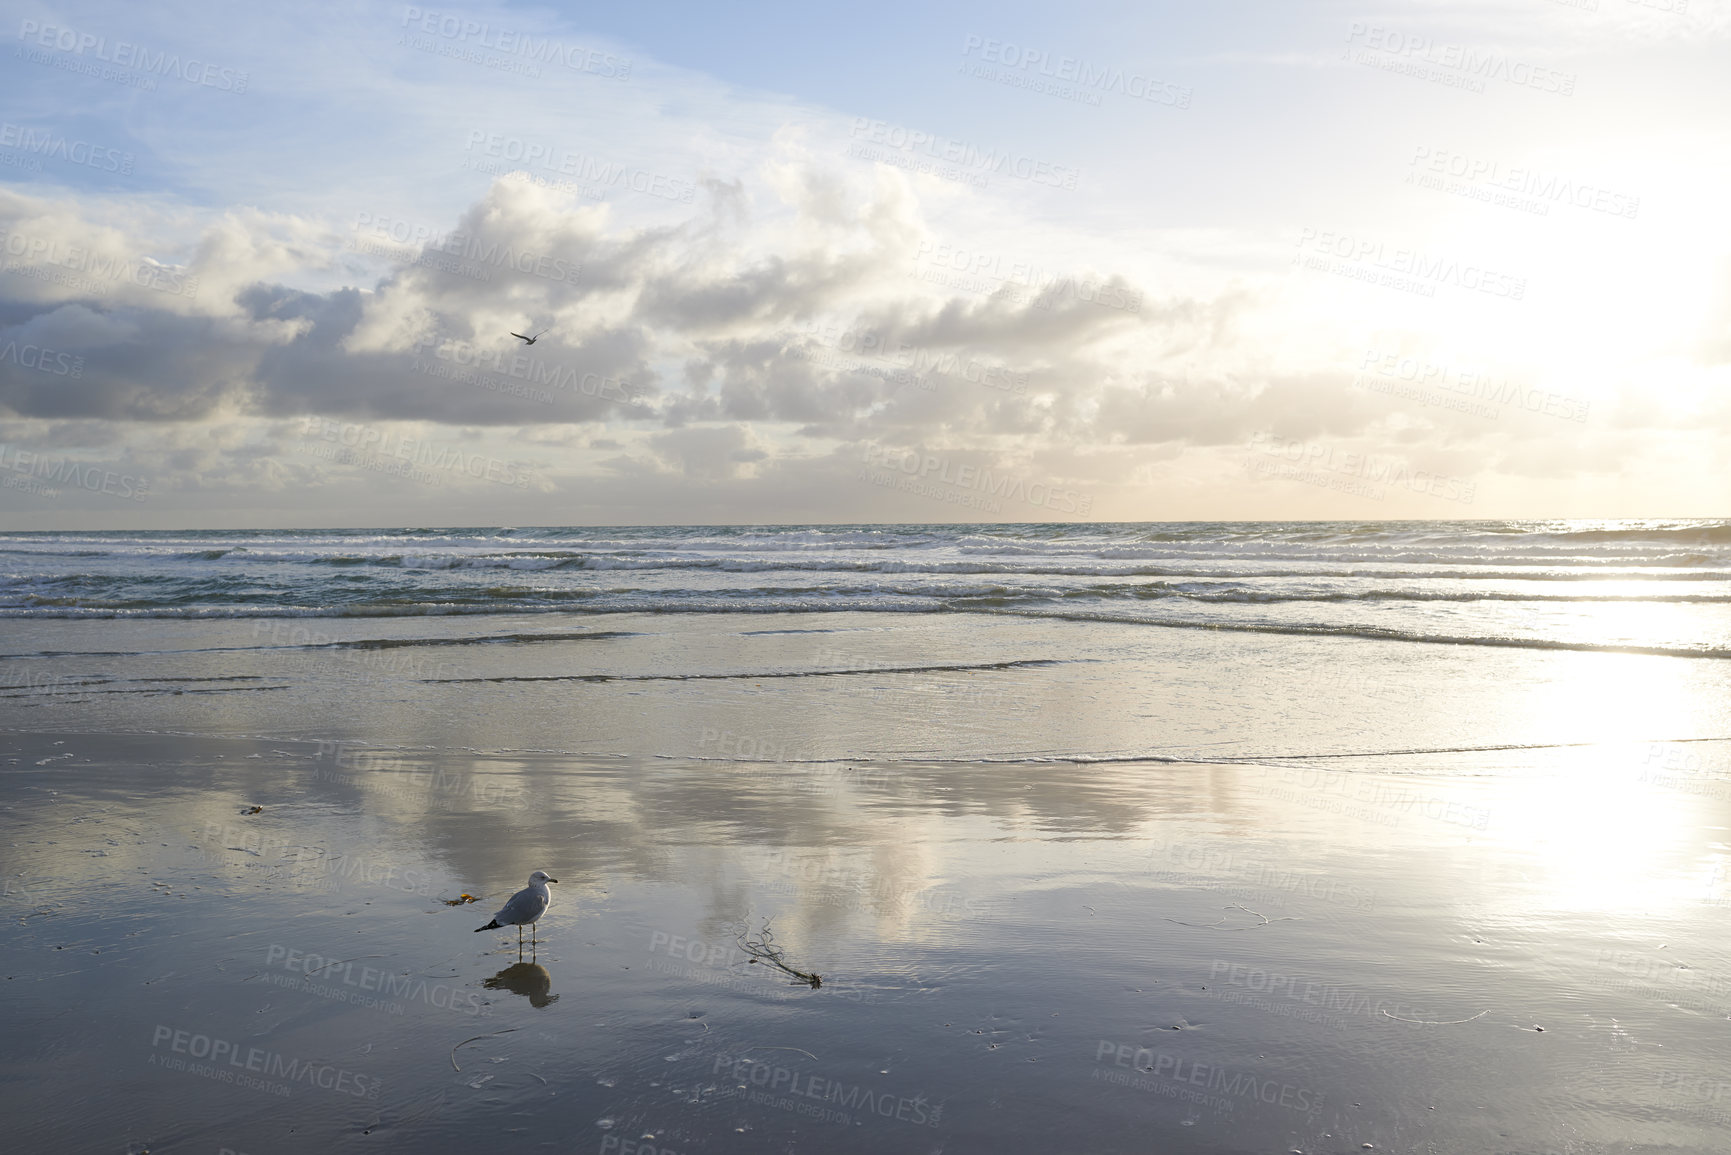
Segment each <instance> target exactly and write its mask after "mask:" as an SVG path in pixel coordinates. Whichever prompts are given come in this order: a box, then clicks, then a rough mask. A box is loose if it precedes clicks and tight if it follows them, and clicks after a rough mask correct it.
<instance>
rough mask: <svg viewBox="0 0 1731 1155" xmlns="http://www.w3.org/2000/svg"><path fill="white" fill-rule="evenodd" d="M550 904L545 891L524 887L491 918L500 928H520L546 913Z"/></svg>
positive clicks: (550, 900) (549, 898)
mask: <svg viewBox="0 0 1731 1155" xmlns="http://www.w3.org/2000/svg"><path fill="white" fill-rule="evenodd" d="M551 902H552V899H551V897H550V896H549V895H548V894H547V892H546V891H545V890H536V889H535V888H534V887H532V886H529V887H525V888H523V889H522V890H519V891H518V892H517V893H516V894H513V895H512V896H511V898H510V900H509V901H507V902H506V903H505V905H504V906H502V907H500V908H499V913H498V914H496V915H494V916H493V921H494V922H496V923H498V924H499V925H500V926H522V925H523V924H525V923H532V922H534V921H535V920H536V919H538V918H540V917H541V916H542V915H544V914H546V913H547V907H548V906H549V905H550V903H551Z"/></svg>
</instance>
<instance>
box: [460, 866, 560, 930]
mask: <svg viewBox="0 0 1731 1155" xmlns="http://www.w3.org/2000/svg"><path fill="white" fill-rule="evenodd" d="M558 881H559V880H558V879H557V878H554V877H553V876H551V875H549V874H548V873H547V872H546V871H545V870H537V871H536V872H535V873H534V874H531V875H530V876H529V885H528V886H526V887H524V888H523V889H522V890H519V891H518V892H517V893H516V894H513V895H512V896H511V897H510V899H509V901H507V902H506V903H505V905H504V906H502V907H500V908H499V913H498V914H496V915H494V916H493V921H492V922H490V923H488V924H487V925H486V926H478V927H476V928H475V933H476V934H480V933H481V932H482V931H484V930H498V929H500V928H501V927H507V926H514V927H516V928H517V948H518V949H519V950H521V949H522V947H523V924H524V923H528V924H529V941H530V942H531V943H533V942H534V941H535V923H536V920H538V919H539V918H540V917H541V916H542V915H544V914H546V913H547V908H548V907H549V906H551V905H552V904H553V896H552V895H551V894H549V893H548V891H547V884H548V883H549V882H558Z"/></svg>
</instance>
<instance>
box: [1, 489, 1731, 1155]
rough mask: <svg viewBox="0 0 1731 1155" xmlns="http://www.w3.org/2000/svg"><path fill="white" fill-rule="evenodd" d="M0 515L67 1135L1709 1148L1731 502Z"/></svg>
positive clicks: (29, 953)
mask: <svg viewBox="0 0 1731 1155" xmlns="http://www.w3.org/2000/svg"><path fill="white" fill-rule="evenodd" d="M0 558H3V559H4V560H3V561H0V825H3V826H4V830H3V831H0V833H3V835H4V837H0V868H3V869H4V871H5V877H6V879H7V880H8V881H7V883H6V891H5V896H4V902H5V904H6V905H5V912H6V913H7V914H8V915H9V916H10V917H11V918H12V919H13V920H14V922H15V925H16V926H17V931H16V932H15V933H14V934H13V935H11V936H9V938H8V940H7V942H6V944H5V945H4V946H0V967H3V968H4V973H5V974H7V975H8V976H10V981H8V982H6V983H4V984H0V1010H3V1011H4V1013H5V1015H6V1021H7V1022H8V1023H9V1024H14V1025H15V1026H16V1029H15V1030H10V1031H8V1032H7V1041H6V1042H5V1043H4V1044H0V1058H3V1059H4V1060H5V1061H6V1062H7V1063H8V1064H9V1069H10V1070H13V1071H15V1072H17V1073H18V1075H17V1078H16V1079H14V1080H13V1082H12V1084H11V1087H10V1090H7V1091H4V1092H0V1094H3V1095H5V1096H7V1097H8V1099H9V1100H10V1101H12V1102H13V1103H14V1106H15V1116H16V1117H19V1118H23V1119H25V1120H26V1122H25V1124H24V1126H23V1131H22V1134H21V1136H20V1141H22V1142H25V1143H26V1145H29V1146H31V1147H32V1148H33V1149H48V1148H55V1149H65V1150H92V1151H96V1150H126V1149H128V1147H129V1145H130V1147H131V1149H138V1148H139V1147H142V1146H148V1147H149V1149H151V1150H164V1151H169V1150H220V1149H222V1148H225V1147H226V1148H228V1149H231V1150H235V1151H247V1152H260V1151H274V1150H283V1151H293V1150H304V1149H306V1147H308V1146H311V1145H318V1146H322V1147H330V1148H333V1149H347V1148H349V1147H358V1146H359V1145H362V1144H363V1143H382V1144H384V1145H385V1146H387V1147H390V1146H402V1147H404V1148H413V1149H416V1150H426V1151H445V1150H450V1151H461V1150H471V1149H473V1148H474V1147H475V1146H476V1145H479V1144H480V1143H482V1142H491V1141H494V1139H496V1137H497V1136H498V1135H499V1134H500V1133H501V1130H502V1129H503V1130H505V1131H508V1132H509V1133H510V1134H511V1136H512V1138H513V1140H514V1141H515V1142H516V1143H518V1144H519V1145H522V1146H525V1147H536V1148H548V1149H555V1148H556V1149H559V1150H580V1151H596V1152H599V1153H601V1155H606V1153H608V1152H620V1153H624V1152H649V1151H654V1152H673V1153H683V1155H689V1153H691V1152H747V1151H762V1150H766V1149H774V1150H790V1151H807V1150H809V1151H824V1152H828V1151H860V1152H872V1151H883V1150H918V1151H927V1152H937V1151H948V1152H963V1151H986V1150H991V1151H1012V1152H1024V1151H1025V1152H1047V1151H1069V1150H1089V1151H1100V1152H1112V1151H1124V1152H1130V1151H1136V1152H1143V1151H1148V1150H1157V1151H1162V1152H1167V1151H1170V1152H1191V1151H1195V1152H1261V1151H1271V1150H1278V1151H1294V1150H1296V1151H1302V1152H1305V1153H1307V1155H1310V1153H1318V1152H1345V1151H1361V1150H1364V1149H1365V1145H1372V1147H1373V1149H1376V1150H1393V1151H1399V1152H1426V1153H1441V1152H1457V1151H1498V1152H1501V1151H1509V1152H1513V1151H1521V1152H1557V1153H1561V1152H1570V1153H1577V1155H1582V1153H1593V1155H1596V1153H1600V1152H1611V1151H1646V1150H1655V1151H1656V1150H1665V1151H1673V1152H1675V1151H1700V1152H1709V1151H1714V1150H1717V1149H1719V1147H1721V1146H1722V1139H1721V1137H1722V1135H1723V1128H1724V1125H1725V1123H1726V1121H1727V1115H1726V1112H1725V1108H1724V1107H1723V1104H1722V1102H1721V1100H1720V1089H1722V1088H1723V1087H1724V1086H1727V1085H1731V1045H1728V1044H1727V1043H1726V1041H1725V1036H1724V1032H1723V1030H1722V1024H1723V1023H1724V1022H1725V1021H1726V1019H1727V1018H1731V948H1727V946H1726V945H1725V944H1726V943H1727V942H1731V936H1728V935H1727V933H1726V932H1727V931H1731V916H1728V914H1727V911H1728V909H1731V845H1728V844H1727V841H1726V838H1725V833H1724V832H1725V830H1727V829H1731V663H1728V662H1727V661H1726V660H1725V659H1726V658H1727V657H1728V656H1731V616H1728V614H1727V606H1728V605H1731V522H1726V521H1686V522H1685V521H1642V522H1581V521H1573V522H1543V523H1538V522H1456V523H1442V522H1424V523H1416V522H1415V523H1304V524H1293V523H1280V524H1274V523H1259V524H1250V523H1229V524H1228V523H1222V524H1189V523H1186V524H1170V525H1158V524H1141V525H1105V524H1100V525H1081V526H1077V525H1019V526H1017V525H1012V526H1004V525H990V526H987V525H966V526H930V525H898V526H750V527H590V528H559V529H546V528H542V529H525V528H512V529H460V530H451V529H444V530H441V529H400V530H364V531H363V530H293V531H287V530H279V531H260V532H240V531H200V532H107V533H10V534H5V535H0ZM534 869H544V870H547V871H548V872H549V873H550V874H551V875H553V876H554V877H555V878H558V879H559V880H560V882H559V885H557V886H555V887H554V888H553V891H554V894H553V897H554V905H553V907H552V909H551V911H550V913H549V915H548V916H547V918H546V919H544V920H543V922H542V923H541V924H540V926H539V927H538V928H537V935H538V937H539V944H538V945H537V946H536V947H535V948H534V950H533V951H528V950H527V948H525V949H526V951H527V953H525V955H524V958H523V960H522V961H519V960H518V958H517V943H516V936H515V934H513V933H510V932H505V933H503V934H499V933H495V934H494V935H492V936H491V937H489V936H487V935H477V934H475V933H474V927H476V926H478V925H481V924H482V923H484V922H485V921H486V920H487V917H488V916H489V915H490V914H491V913H492V911H493V910H494V909H496V906H497V903H498V902H499V901H502V899H503V898H504V897H505V896H508V895H509V894H510V893H511V892H512V891H513V890H515V889H517V888H519V887H521V886H522V885H523V882H524V879H525V878H526V876H527V875H528V873H529V872H530V871H531V870H534ZM464 895H474V896H478V898H479V899H480V901H479V902H478V903H476V904H469V903H466V902H465V901H464V898H463V896H464ZM452 903H455V904H457V905H450V904H452ZM766 930H767V931H769V932H770V933H771V935H772V937H771V938H767V939H766V938H765V937H764V935H765V932H766ZM754 942H755V943H757V944H759V947H760V948H762V946H763V944H765V943H769V944H772V945H773V946H774V948H775V949H776V950H778V951H781V952H784V953H783V954H782V955H781V956H780V957H781V958H782V959H783V961H785V962H786V963H787V964H788V965H789V966H790V967H792V968H794V969H796V970H798V971H800V972H802V973H807V974H819V975H821V976H822V983H821V985H819V986H816V987H814V986H811V985H810V984H809V983H807V982H805V981H803V980H800V979H797V978H795V979H790V978H789V976H788V974H786V973H784V972H782V971H780V970H777V969H775V968H774V966H773V965H772V964H769V963H767V962H763V961H761V960H760V961H759V962H753V961H751V951H748V950H747V946H748V945H749V944H751V943H754ZM68 1005H77V1006H80V1007H82V1008H84V1010H85V1012H86V1013H83V1014H80V1015H78V1016H65V1015H63V1014H62V1013H61V1012H62V1011H63V1010H64V1007H65V1006H68ZM200 1040H202V1042H201V1041H200ZM200 1048H202V1051H201V1050H200ZM255 1052H256V1054H257V1055H258V1056H260V1058H259V1069H257V1070H252V1069H239V1070H237V1069H232V1068H234V1063H235V1056H251V1055H253V1054H254V1053H255ZM213 1054H216V1055H219V1056H223V1057H225V1058H224V1061H223V1062H217V1063H212V1062H211V1061H210V1060H211V1056H212V1055H213ZM69 1065H75V1066H76V1068H77V1070H78V1072H79V1074H78V1077H77V1078H76V1079H74V1078H70V1077H68V1071H69V1069H70V1067H69ZM243 1066H244V1064H243ZM306 1071H317V1072H321V1073H320V1074H316V1075H312V1076H308V1077H307V1078H306V1079H304V1080H302V1079H299V1078H297V1073H298V1072H306ZM327 1071H328V1072H330V1073H331V1080H332V1081H331V1083H330V1085H329V1086H327V1085H326V1084H325V1082H323V1081H322V1080H323V1072H327ZM92 1080H95V1081H99V1082H100V1084H101V1085H102V1086H105V1087H109V1088H114V1091H113V1093H112V1095H111V1096H110V1097H109V1098H110V1102H109V1105H108V1109H106V1110H105V1111H103V1112H87V1111H83V1110H81V1109H78V1108H77V1106H76V1104H77V1103H79V1102H81V1101H82V1100H81V1099H80V1098H79V1095H80V1092H79V1091H78V1089H77V1088H78V1087H79V1086H87V1085H89V1084H90V1082H91V1081H92ZM339 1087H341V1088H346V1090H341V1091H339V1090H338V1089H337V1088H339ZM26 1104H28V1108H27V1107H26V1106H25V1105H26ZM363 1136H365V1138H363Z"/></svg>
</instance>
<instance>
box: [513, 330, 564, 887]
mask: <svg viewBox="0 0 1731 1155" xmlns="http://www.w3.org/2000/svg"><path fill="white" fill-rule="evenodd" d="M546 335H547V330H545V329H542V330H541V331H540V332H539V333H536V334H535V335H534V336H533V337H525V336H523V334H521V333H512V334H511V336H513V337H515V338H517V340H519V341H521V342H523V344H525V345H533V344H534V343H535V342H537V341H539V340H540V339H541V338H542V337H545V336H546ZM553 881H554V882H558V881H559V880H558V879H557V878H555V879H554V880H553Z"/></svg>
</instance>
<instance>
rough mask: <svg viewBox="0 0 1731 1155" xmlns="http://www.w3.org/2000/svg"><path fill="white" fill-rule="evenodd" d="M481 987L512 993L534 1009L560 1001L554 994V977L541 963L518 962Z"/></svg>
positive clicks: (485, 981) (484, 982)
mask: <svg viewBox="0 0 1731 1155" xmlns="http://www.w3.org/2000/svg"><path fill="white" fill-rule="evenodd" d="M481 985H482V986H484V987H486V988H487V989H488V990H490V991H510V992H511V993H512V994H514V995H522V996H523V997H524V998H526V999H528V1000H529V1005H530V1006H532V1007H544V1006H547V1005H549V1004H551V1003H556V1002H558V1001H559V996H558V995H556V994H553V993H552V991H553V976H552V974H551V973H549V972H548V970H547V968H546V967H544V966H542V965H540V964H539V963H532V962H516V963H512V964H511V965H510V966H508V967H506V968H505V969H504V970H502V971H500V972H499V973H498V974H496V975H494V976H493V977H492V978H490V979H484V980H482V982H481Z"/></svg>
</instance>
